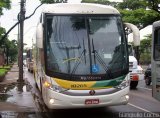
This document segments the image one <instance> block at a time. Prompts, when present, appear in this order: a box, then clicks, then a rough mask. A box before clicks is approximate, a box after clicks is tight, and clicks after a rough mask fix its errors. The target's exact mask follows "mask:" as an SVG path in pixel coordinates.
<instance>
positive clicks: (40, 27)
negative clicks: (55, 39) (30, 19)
mask: <svg viewBox="0 0 160 118" xmlns="http://www.w3.org/2000/svg"><path fill="white" fill-rule="evenodd" d="M36 44H37V47H39V48H43V25H42V23H39V24H38V25H37V28H36Z"/></svg>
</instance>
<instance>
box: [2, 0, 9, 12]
mask: <svg viewBox="0 0 160 118" xmlns="http://www.w3.org/2000/svg"><path fill="white" fill-rule="evenodd" d="M10 3H11V1H10V0H1V1H0V15H2V14H3V13H2V10H3V8H6V9H10V7H11V6H10Z"/></svg>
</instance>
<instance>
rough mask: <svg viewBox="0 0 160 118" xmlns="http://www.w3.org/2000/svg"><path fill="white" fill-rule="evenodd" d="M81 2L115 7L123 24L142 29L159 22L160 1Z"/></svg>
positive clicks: (95, 0)
mask: <svg viewBox="0 0 160 118" xmlns="http://www.w3.org/2000/svg"><path fill="white" fill-rule="evenodd" d="M82 2H88V3H99V4H105V5H111V6H113V7H116V8H117V9H118V10H119V11H120V13H121V14H122V19H123V21H124V22H130V23H132V24H134V25H136V26H137V27H138V28H139V29H142V28H144V27H146V26H148V25H150V24H152V23H153V22H154V21H157V20H160V14H159V13H160V12H159V11H160V7H159V6H158V4H159V3H160V0H123V2H109V1H108V0H82ZM147 8H150V10H146V9H147Z"/></svg>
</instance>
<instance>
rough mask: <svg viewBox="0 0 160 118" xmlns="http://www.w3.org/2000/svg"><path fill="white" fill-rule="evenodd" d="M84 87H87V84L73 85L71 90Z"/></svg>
mask: <svg viewBox="0 0 160 118" xmlns="http://www.w3.org/2000/svg"><path fill="white" fill-rule="evenodd" d="M83 87H87V85H86V84H72V85H71V88H83Z"/></svg>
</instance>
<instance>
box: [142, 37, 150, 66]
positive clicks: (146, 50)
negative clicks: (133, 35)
mask: <svg viewBox="0 0 160 118" xmlns="http://www.w3.org/2000/svg"><path fill="white" fill-rule="evenodd" d="M151 41H152V35H147V36H146V37H145V39H143V40H141V42H140V50H139V51H140V63H141V64H149V63H151Z"/></svg>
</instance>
